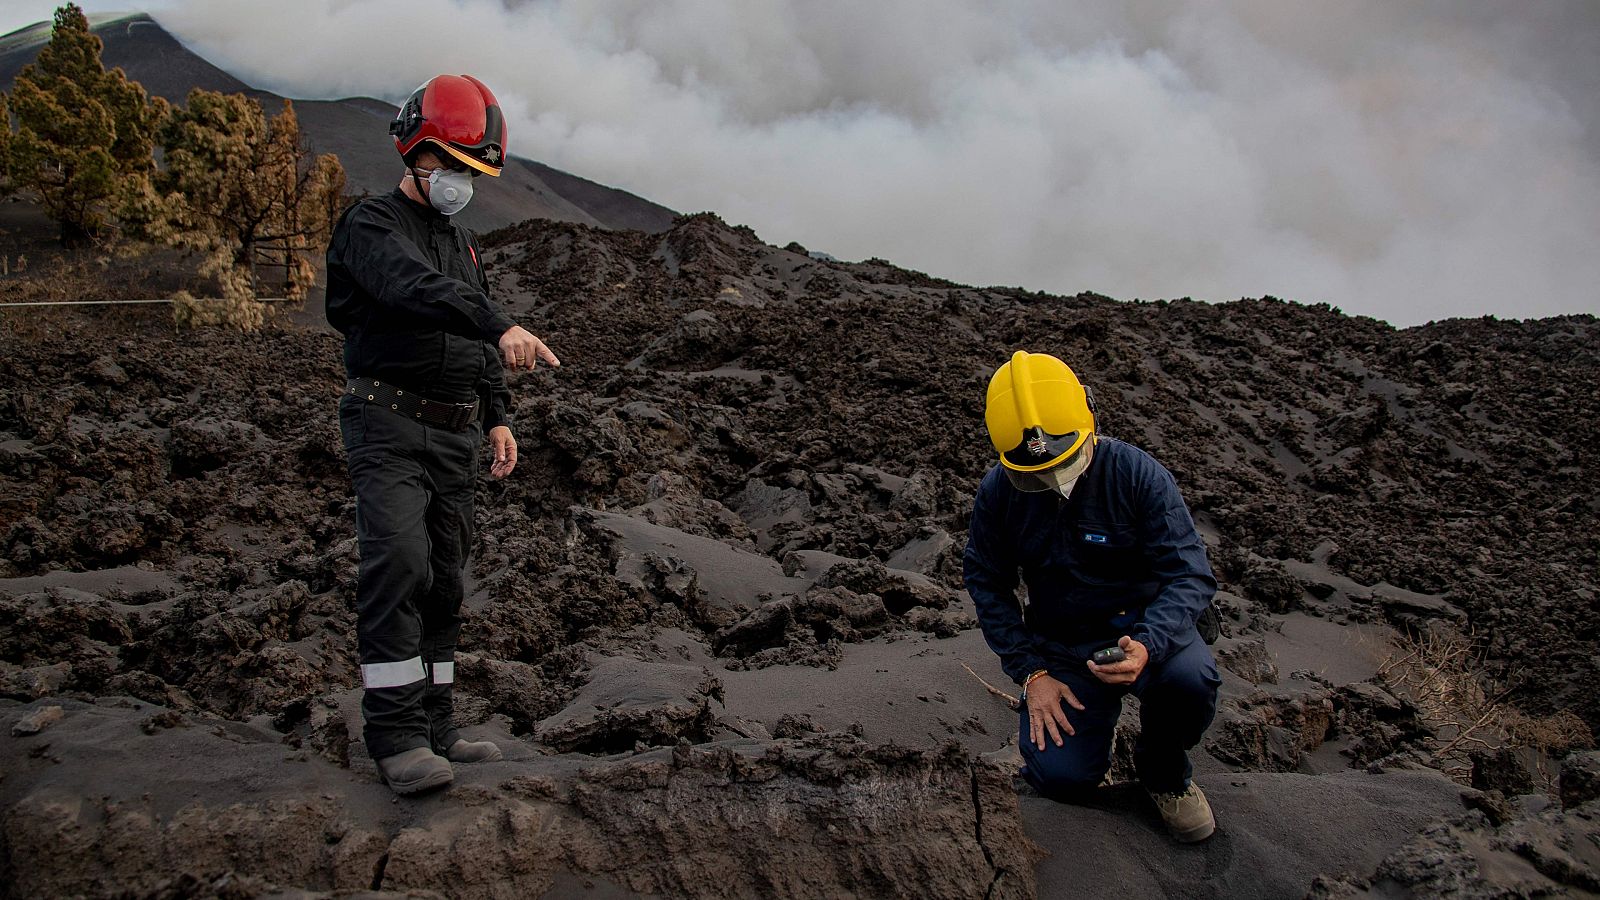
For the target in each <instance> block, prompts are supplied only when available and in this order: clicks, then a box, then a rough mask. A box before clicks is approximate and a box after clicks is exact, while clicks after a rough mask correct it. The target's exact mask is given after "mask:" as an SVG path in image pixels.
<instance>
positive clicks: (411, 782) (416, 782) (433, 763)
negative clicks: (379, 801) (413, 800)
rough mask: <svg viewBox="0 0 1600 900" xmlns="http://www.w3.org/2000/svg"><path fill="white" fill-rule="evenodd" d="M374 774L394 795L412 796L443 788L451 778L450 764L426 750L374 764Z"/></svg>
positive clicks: (389, 757) (406, 753) (413, 751)
mask: <svg viewBox="0 0 1600 900" xmlns="http://www.w3.org/2000/svg"><path fill="white" fill-rule="evenodd" d="M376 762H377V764H378V774H379V775H380V776H382V778H383V780H384V781H385V782H386V783H387V784H388V785H389V787H390V788H392V789H393V790H394V792H395V793H396V794H416V793H420V792H422V791H426V790H431V789H433V788H437V787H444V786H445V785H447V784H449V783H450V780H451V779H452V778H454V777H455V775H454V773H452V772H451V771H450V764H449V763H448V762H446V761H445V760H444V759H443V758H442V757H439V756H436V755H435V754H434V752H433V751H432V750H430V749H428V748H427V747H417V748H416V749H414V750H407V751H405V752H404V753H396V754H395V755H393V756H385V757H384V758H383V759H380V760H376Z"/></svg>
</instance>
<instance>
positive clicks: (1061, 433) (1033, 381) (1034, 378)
mask: <svg viewBox="0 0 1600 900" xmlns="http://www.w3.org/2000/svg"><path fill="white" fill-rule="evenodd" d="M1093 405H1094V400H1093V397H1092V396H1091V395H1090V394H1089V392H1088V389H1087V388H1085V387H1084V386H1083V385H1082V384H1081V383H1080V382H1079V381H1078V376H1077V375H1074V374H1073V372H1072V369H1070V368H1068V366H1067V364H1066V363H1064V362H1062V361H1061V360H1059V359H1056V358H1055V357H1054V356H1049V355H1047V354H1044V353H1028V352H1025V351H1022V350H1018V351H1017V352H1016V353H1014V354H1012V355H1011V359H1010V361H1008V362H1006V363H1005V364H1004V365H1002V366H1001V367H1000V368H998V369H996V370H995V373H994V377H992V378H990V379H989V395H988V398H987V399H986V401H985V404H984V413H983V422H984V425H985V426H986V427H987V428H988V429H989V442H990V443H991V444H993V445H994V449H995V451H996V452H998V453H999V454H1000V464H1001V466H1002V467H1003V468H1004V470H1005V473H1006V476H1007V477H1008V478H1010V479H1011V483H1012V484H1013V485H1015V486H1016V487H1017V489H1018V490H1023V491H1046V490H1051V489H1052V488H1061V487H1063V486H1065V485H1067V484H1069V483H1071V482H1072V481H1073V480H1074V479H1076V478H1077V477H1078V476H1079V475H1081V474H1083V470H1084V469H1086V468H1088V467H1089V459H1090V457H1091V456H1092V454H1093V452H1094V443H1095V440H1094V408H1093Z"/></svg>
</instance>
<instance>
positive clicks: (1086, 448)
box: [1002, 435, 1095, 497]
mask: <svg viewBox="0 0 1600 900" xmlns="http://www.w3.org/2000/svg"><path fill="white" fill-rule="evenodd" d="M1094 445H1095V438H1094V437H1093V436H1092V435H1091V436H1090V438H1089V440H1087V441H1084V442H1083V446H1082V447H1079V448H1078V452H1076V453H1074V454H1072V455H1071V456H1069V457H1067V458H1066V459H1063V460H1062V461H1061V462H1059V463H1057V464H1055V465H1053V466H1051V467H1050V468H1048V469H1042V470H1040V471H1038V472H1018V471H1017V470H1015V469H1011V468H1005V467H1002V468H1004V469H1005V473H1006V478H1008V479H1010V480H1011V486H1012V487H1014V488H1016V489H1017V490H1019V491H1023V492H1025V493H1030V494H1033V493H1038V492H1040V491H1055V492H1056V493H1058V494H1060V495H1061V496H1063V497H1070V496H1072V487H1073V485H1075V484H1077V482H1078V478H1079V476H1081V475H1083V472H1084V470H1085V469H1087V468H1089V461H1090V460H1091V459H1093V458H1094Z"/></svg>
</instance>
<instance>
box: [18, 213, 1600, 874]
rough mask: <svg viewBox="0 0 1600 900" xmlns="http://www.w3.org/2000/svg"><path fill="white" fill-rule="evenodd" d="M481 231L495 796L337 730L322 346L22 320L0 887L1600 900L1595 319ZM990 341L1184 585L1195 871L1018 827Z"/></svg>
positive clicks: (346, 691)
mask: <svg viewBox="0 0 1600 900" xmlns="http://www.w3.org/2000/svg"><path fill="white" fill-rule="evenodd" d="M486 243H487V245H488V246H489V247H490V248H491V249H490V252H489V253H488V254H487V263H488V265H489V266H490V270H491V278H492V280H493V282H494V283H495V285H496V287H497V288H498V292H499V298H500V300H501V302H502V303H504V304H505V305H506V306H507V307H508V308H509V309H510V311H511V312H512V314H513V317H514V318H516V319H517V320H518V321H519V322H521V323H522V324H525V325H527V326H528V327H529V328H530V329H531V330H533V331H534V332H535V333H538V334H540V335H541V336H543V337H545V338H546V340H547V341H548V342H549V343H550V344H551V346H552V347H553V348H554V349H555V350H556V352H557V353H558V354H559V355H560V356H561V358H562V360H563V363H564V365H563V366H562V368H561V369H560V370H559V371H556V372H550V371H543V372H540V373H536V374H534V375H524V376H517V377H514V378H513V383H512V387H513V391H514V393H515V395H516V398H517V402H516V412H517V421H518V424H517V434H518V438H519V441H520V443H521V462H520V464H519V465H518V468H517V471H516V473H515V474H514V475H513V476H512V477H511V478H509V479H506V480H504V481H499V482H492V481H488V480H485V481H484V482H482V484H481V485H480V488H479V492H478V513H477V517H478V529H477V536H476V543H475V547H474V555H473V561H472V565H471V571H470V581H469V586H468V587H469V596H468V600H467V609H466V613H467V622H466V625H465V628H464V631H463V639H462V645H461V655H460V658H459V661H458V667H457V669H458V685H457V688H458V696H459V697H460V700H459V701H458V708H459V710H460V715H461V716H462V717H463V719H464V720H465V722H466V724H468V725H470V726H471V727H470V728H469V729H468V734H469V735H473V736H480V737H492V738H494V739H496V740H498V741H500V742H501V743H502V746H504V747H505V748H506V749H507V751H508V752H507V757H508V759H507V760H506V761H505V762H502V763H495V764H488V765H483V766H471V767H469V766H458V767H457V773H458V780H457V783H456V786H455V787H453V788H451V789H450V790H449V791H447V792H444V793H442V794H438V795H435V796H432V797H427V798H423V799H420V800H402V801H399V802H395V801H393V800H392V799H391V798H390V796H389V795H388V792H387V789H386V788H384V787H382V786H381V785H380V784H378V783H377V782H376V780H375V777H374V775H373V767H372V764H371V761H370V760H369V759H368V758H367V757H366V755H365V752H364V749H363V748H362V746H361V744H360V742H359V737H360V727H359V725H360V723H359V712H358V709H357V707H358V704H359V690H358V685H359V677H358V675H357V671H356V667H355V655H354V615H353V612H352V603H353V594H354V580H355V563H356V551H355V541H354V534H353V501H352V499H351V496H350V491H349V485H348V481H347V478H346V476H345V472H344V462H343V454H342V450H341V447H340V442H339V434H338V428H337V424H336V420H335V415H334V406H335V403H336V400H337V396H338V394H339V391H340V387H341V385H342V382H343V373H342V370H341V368H340V363H339V339H338V336H337V335H334V334H331V333H329V332H328V331H326V330H325V329H319V328H316V327H311V326H308V325H298V326H297V325H293V324H284V325H282V326H279V327H276V328H272V329H269V330H267V331H265V332H262V333H260V334H254V335H237V334H232V333H227V332H223V331H197V332H182V333H175V332H174V331H173V330H172V328H171V325H170V324H169V320H168V319H167V318H166V314H165V312H164V311H161V310H160V308H159V307H157V308H143V309H140V310H134V309H122V310H115V311H100V312H90V313H83V312H49V313H38V312H31V311H30V312H27V313H19V312H17V311H5V312H4V314H3V315H0V697H3V698H4V699H0V727H3V728H4V729H5V732H4V733H3V734H0V818H3V820H4V821H3V838H0V840H3V843H0V884H4V885H6V886H7V887H6V888H5V892H6V893H8V894H9V895H11V896H40V895H58V894H80V895H88V896H110V895H116V894H119V893H126V894H128V895H135V896H190V895H217V896H245V895H255V894H260V893H267V892H272V891H282V890H305V891H313V892H333V891H354V890H383V891H396V892H402V893H403V892H408V891H409V892H419V891H434V892H437V893H439V894H443V895H447V896H539V895H541V894H546V893H548V894H549V895H550V896H569V895H585V896H632V895H635V894H656V895H663V896H696V897H699V896H707V897H724V896H726V897H735V896H757V895H782V896H815V897H829V896H843V895H853V896H906V895H923V896H950V897H968V896H973V897H976V896H994V897H1000V896H1016V897H1022V896H1033V895H1035V894H1037V895H1039V896H1060V897H1069V896H1080V895H1081V891H1082V890H1083V885H1085V884H1116V885H1118V889H1119V891H1120V890H1135V889H1141V888H1142V889H1145V890H1148V891H1152V892H1155V893H1154V895H1160V894H1163V893H1164V894H1166V895H1172V896H1190V897H1211V896H1219V897H1220V896H1228V897H1241V896H1259V897H1283V896H1303V895H1306V894H1307V893H1308V892H1312V893H1314V894H1316V895H1318V896H1362V895H1372V896H1406V895H1408V894H1409V895H1413V896H1432V895H1435V894H1438V893H1444V892H1448V891H1450V890H1456V891H1458V892H1461V893H1460V895H1463V896H1480V895H1481V896H1499V895H1500V894H1497V893H1495V892H1496V891H1512V892H1515V891H1522V892H1524V893H1536V892H1538V891H1557V892H1560V891H1566V892H1581V891H1589V892H1600V845H1597V844H1596V840H1597V837H1600V804H1597V803H1596V802H1595V800H1596V795H1597V793H1600V787H1597V780H1600V779H1597V775H1596V773H1595V764H1596V759H1595V757H1594V756H1593V755H1592V753H1590V754H1587V755H1586V754H1585V753H1584V752H1583V751H1585V750H1587V749H1588V748H1589V747H1591V746H1592V737H1591V734H1592V732H1593V731H1594V729H1596V728H1600V699H1597V698H1600V608H1597V604H1596V602H1595V591H1596V590H1597V585H1600V555H1597V543H1596V538H1595V535H1596V533H1597V525H1600V494H1597V492H1596V491H1595V489H1594V487H1593V479H1594V476H1595V473H1596V471H1597V466H1596V462H1597V459H1596V455H1597V452H1600V451H1597V446H1600V426H1597V424H1596V423H1597V419H1600V396H1597V394H1600V391H1597V388H1600V385H1597V382H1600V328H1597V324H1596V321H1595V319H1594V318H1593V317H1587V316H1585V317H1567V318H1560V319H1549V320H1542V321H1535V322H1502V321H1495V320H1471V321H1464V320H1458V321H1450V322H1444V323H1439V324H1434V325H1428V326H1424V327H1420V328H1412V329H1406V330H1399V331H1397V330H1395V329H1393V328H1391V327H1389V326H1387V325H1384V324H1382V323H1380V322H1376V321H1373V320H1369V319H1359V318H1351V317H1348V316H1345V315H1343V314H1341V313H1340V312H1338V311H1337V310H1334V309H1330V308H1327V307H1304V306H1299V305H1294V304H1290V303H1284V302H1279V301H1276V300H1271V299H1263V300H1250V301H1240V302H1236V303H1229V304H1222V305H1208V304H1203V303H1194V302H1187V301H1178V302H1159V303H1121V302H1116V301H1113V300H1110V299H1108V298H1105V297H1100V296H1095V295H1090V294H1084V295H1079V296H1076V297H1055V296H1047V295H1043V294H1035V293H1030V292H1027V291H1023V290H1015V289H993V288H971V287H964V286H960V285H955V284H951V283H948V282H944V281H940V280H938V279H934V278H929V277H926V276H923V275H920V274H918V273H914V272H907V271H904V270H901V269H897V268H895V267H893V266H891V265H889V264H887V263H884V262H882V261H876V260H874V261H869V262H865V263H857V264H844V263H837V262H832V261H819V260H816V259H812V258H810V257H809V256H808V255H807V254H806V253H805V252H804V248H800V247H798V246H796V245H790V247H789V248H785V249H780V248H776V247H772V246H768V245H766V244H763V243H762V242H761V241H760V240H759V239H757V237H756V236H755V235H754V234H752V233H751V232H750V231H749V230H748V229H742V228H730V227H728V226H726V225H724V224H723V223H722V222H720V221H719V220H717V219H716V218H715V217H712V216H709V215H700V216H692V217H686V218H683V219H680V220H679V221H678V222H677V223H676V225H675V226H674V227H673V228H672V229H671V230H670V231H668V232H667V233H665V234H661V235H647V234H642V233H630V232H604V231H599V230H595V229H590V228H586V227H583V226H573V225H562V224H556V223H549V222H531V223H528V224H525V225H522V226H518V227H516V228H513V229H507V230H505V231H502V232H497V233H495V234H493V235H490V236H489V237H488V239H487V242H486ZM0 286H4V288H5V290H6V291H10V292H13V293H15V292H17V291H20V290H21V288H18V287H17V286H16V284H14V283H13V284H6V283H5V282H0ZM106 290H107V291H108V293H110V294H112V295H115V294H116V292H117V286H116V285H115V284H111V285H107V287H106ZM0 299H4V297H0ZM1018 348H1022V349H1028V350H1031V351H1041V352H1050V353H1054V354H1056V355H1058V356H1060V357H1062V358H1063V359H1066V360H1067V361H1068V362H1069V363H1070V364H1072V365H1073V366H1074V368H1075V369H1077V371H1078V372H1079V374H1080V375H1081V376H1082V377H1083V379H1084V380H1085V381H1086V382H1088V383H1089V384H1091V385H1093V386H1094V388H1095V390H1096V393H1097V397H1098V400H1099V408H1100V419H1101V423H1102V426H1103V430H1104V431H1105V432H1107V433H1109V434H1112V435H1114V436H1117V437H1121V438H1124V439H1126V440H1129V441H1131V442H1133V443H1135V444H1137V445H1139V446H1142V447H1144V448H1145V449H1147V450H1149V451H1150V452H1152V453H1153V454H1154V455H1155V456H1156V457H1157V458H1158V459H1160V460H1161V461H1162V462H1163V463H1165V464H1166V465H1167V466H1168V468H1170V469H1171V470H1172V471H1173V473H1174V474H1175V475H1176V476H1177V479H1178V482H1179V484H1180V486H1181V487H1182V488H1183V490H1184V492H1185V495H1186V497H1187V498H1188V500H1189V503H1190V506H1191V508H1192V509H1193V511H1194V513H1195V518H1196V520H1197V522H1198V523H1199V525H1200V527H1201V529H1202V531H1203V533H1204V534H1205V536H1206V538H1207V540H1208V543H1209V544H1210V547H1211V554H1212V562H1213V565H1214V566H1215V568H1216V570H1217V573H1218V577H1219V580H1220V581H1221V583H1222V593H1220V594H1219V597H1218V606H1219V609H1220V610H1221V611H1222V612H1223V614H1224V623H1225V631H1226V636H1225V637H1224V638H1223V640H1222V641H1221V642H1219V644H1218V645H1217V647H1216V648H1215V649H1216V651H1217V653H1218V656H1219V659H1220V660H1221V661H1222V663H1223V665H1224V667H1225V669H1226V672H1225V679H1226V681H1225V684H1224V688H1223V693H1224V701H1223V709H1222V711H1221V712H1220V713H1219V715H1218V719H1217V722H1216V723H1215V724H1214V725H1213V727H1212V729H1211V732H1210V733H1209V734H1208V736H1207V739H1206V741H1205V743H1204V745H1203V749H1202V750H1201V751H1197V754H1196V755H1197V757H1198V762H1197V765H1198V770H1199V776H1198V777H1199V778H1200V780H1201V783H1202V784H1203V785H1204V786H1205V787H1206V789H1207V791H1208V793H1209V794H1210V795H1211V797H1212V802H1213V804H1214V806H1215V807H1216V811H1217V815H1218V819H1219V824H1220V828H1221V831H1220V833H1219V835H1218V836H1217V838H1215V839H1214V840H1212V841H1210V842H1208V843H1207V844H1205V845H1201V846H1199V847H1179V846H1177V845H1175V844H1172V843H1171V842H1170V841H1168V840H1167V838H1166V837H1165V836H1164V835H1163V834H1162V833H1161V832H1160V828H1159V821H1158V820H1157V819H1156V817H1155V814H1154V811H1153V810H1151V809H1149V808H1147V807H1146V806H1144V805H1142V802H1141V800H1140V798H1139V797H1138V795H1137V792H1136V791H1135V790H1133V789H1132V788H1131V786H1128V785H1119V786H1113V787H1110V788H1107V789H1106V791H1105V796H1104V798H1103V800H1104V802H1103V803H1098V804H1094V805H1090V806H1087V807H1067V806H1061V805H1058V804H1054V803H1051V802H1049V801H1044V800H1041V799H1039V798H1036V797H1031V796H1021V797H1020V798H1019V796H1018V794H1017V792H1016V790H1015V788H1014V787H1013V784H1012V781H1011V778H1010V767H1012V766H1013V765H1014V760H1013V758H1012V757H1013V754H1014V745H1015V740H1016V738H1015V730H1016V725H1015V714H1014V713H1012V712H1011V711H1010V710H1009V709H1008V708H1007V707H1006V705H1005V703H1004V701H1003V700H1001V699H999V698H998V697H996V696H994V695H992V694H991V693H990V692H989V691H988V690H987V689H986V688H985V686H984V684H983V683H981V682H980V681H979V678H980V677H981V678H983V679H987V680H988V681H989V682H991V683H994V684H996V685H998V686H1000V687H1001V688H1004V689H1008V690H1012V691H1014V688H1013V687H1012V686H1011V685H1009V683H1003V681H1004V679H1003V676H1002V675H1001V674H1000V672H999V668H998V665H997V664H996V661H995V659H994V658H993V656H992V655H991V654H989V652H988V650H987V648H986V647H985V646H984V645H983V641H982V637H981V635H980V634H979V632H978V631H977V628H976V622H975V620H974V617H973V614H972V609H971V603H970V601H969V600H968V599H967V598H966V597H965V594H964V593H963V592H962V590H961V580H960V551H961V547H962V545H963V542H964V539H965V529H966V520H967V514H968V512H969V509H970V502H971V498H972V493H973V490H974V488H975V487H976V484H977V482H978V479H979V478H980V476H981V475H982V473H983V472H984V470H985V469H986V468H987V466H988V465H989V463H990V455H991V450H990V448H989V446H988V444H987V442H986V440H985V438H984V435H983V431H982V398H983V389H984V385H985V384H986V381H987V378H988V376H989V374H990V372H992V370H993V369H994V367H995V366H996V365H998V364H999V363H1001V362H1003V361H1004V360H1005V359H1006V357H1007V355H1008V353H1009V352H1010V351H1011V350H1013V349H1018ZM968 668H970V669H971V670H972V672H971V673H969V671H967V669H968ZM973 673H975V674H973ZM1125 724H1126V726H1127V727H1128V728H1130V729H1134V728H1137V718H1136V717H1132V716H1130V717H1127V718H1126V719H1125ZM1126 743H1127V741H1124V742H1123V744H1124V745H1125V744H1126ZM1563 759H1565V761H1566V762H1565V765H1563ZM1126 762H1127V761H1126V759H1119V765H1118V767H1117V768H1116V769H1115V770H1114V775H1116V776H1117V779H1118V780H1121V781H1125V780H1126V779H1127V777H1128V775H1129V772H1128V768H1127V764H1126ZM1447 775H1448V776H1451V777H1453V778H1454V779H1455V780H1454V781H1452V780H1450V778H1448V777H1446V776H1447ZM1473 892H1477V893H1473Z"/></svg>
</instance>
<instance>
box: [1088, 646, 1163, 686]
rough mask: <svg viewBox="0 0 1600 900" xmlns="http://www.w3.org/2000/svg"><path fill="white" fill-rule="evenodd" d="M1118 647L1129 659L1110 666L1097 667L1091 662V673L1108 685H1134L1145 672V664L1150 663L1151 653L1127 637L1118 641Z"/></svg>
mask: <svg viewBox="0 0 1600 900" xmlns="http://www.w3.org/2000/svg"><path fill="white" fill-rule="evenodd" d="M1117 646H1118V647H1121V648H1122V652H1123V653H1126V654H1127V655H1128V656H1127V659H1124V660H1123V661H1122V662H1119V663H1112V664H1110V665H1108V666H1101V665H1096V664H1095V662H1094V661H1093V660H1090V661H1089V671H1090V672H1092V673H1094V677H1096V678H1098V679H1100V680H1101V681H1103V682H1105V683H1106V684H1133V683H1134V682H1135V681H1137V680H1138V679H1139V673H1140V672H1143V671H1144V667H1145V664H1146V663H1148V662H1150V651H1149V650H1146V649H1145V647H1144V645H1143V644H1141V643H1139V642H1138V641H1136V640H1134V639H1133V638H1131V637H1128V636H1127V635H1123V636H1122V637H1120V638H1118V639H1117Z"/></svg>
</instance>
